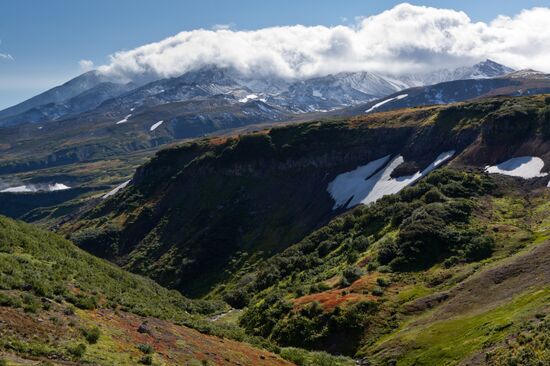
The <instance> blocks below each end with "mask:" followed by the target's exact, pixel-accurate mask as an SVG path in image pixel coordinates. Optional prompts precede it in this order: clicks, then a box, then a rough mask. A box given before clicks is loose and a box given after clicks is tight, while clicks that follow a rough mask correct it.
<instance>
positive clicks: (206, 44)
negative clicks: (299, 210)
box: [99, 3, 550, 79]
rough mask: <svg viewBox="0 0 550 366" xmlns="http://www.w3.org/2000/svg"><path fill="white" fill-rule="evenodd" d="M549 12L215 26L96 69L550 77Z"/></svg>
mask: <svg viewBox="0 0 550 366" xmlns="http://www.w3.org/2000/svg"><path fill="white" fill-rule="evenodd" d="M548 19H550V9H549V8H532V9H528V10H523V11H522V12H520V13H519V14H517V15H515V16H513V17H507V16H499V17H497V18H496V19H494V20H493V21H491V22H490V23H484V22H472V20H471V19H470V18H469V17H468V15H467V14H466V13H464V12H461V11H456V10H451V9H438V8H432V7H425V6H414V5H411V4H407V3H404V4H400V5H397V6H395V7H394V8H392V9H390V10H387V11H384V12H382V13H380V14H377V15H373V16H369V17H365V18H360V19H359V20H358V21H357V22H356V24H355V25H353V26H343V25H339V26H334V27H326V26H311V27H308V26H303V25H295V26H285V27H271V28H264V29H259V30H232V29H230V28H227V27H218V28H216V29H213V30H207V29H198V30H193V31H186V32H181V33H179V34H177V35H175V36H173V37H169V38H166V39H164V40H162V41H159V42H155V43H150V44H147V45H144V46H141V47H138V48H135V49H132V50H127V51H120V52H117V53H115V54H113V55H111V56H110V60H109V63H108V64H106V65H103V66H100V67H99V70H100V71H101V72H102V73H104V74H106V75H108V76H111V77H113V78H117V79H131V78H133V77H135V76H136V75H151V76H155V77H170V76H178V75H180V74H182V73H184V72H186V71H190V70H193V69H197V68H200V67H203V66H206V65H217V66H221V67H233V68H235V69H237V70H238V71H240V72H242V73H244V74H252V73H253V74H254V75H265V76H280V77H284V78H306V77H312V76H317V75H326V74H330V73H337V72H342V71H362V70H369V71H377V72H384V73H392V74H402V73H411V72H412V73H414V72H423V71H428V70H434V69H441V68H451V67H457V66H461V65H467V64H473V63H475V62H478V61H481V60H483V59H485V58H491V59H493V60H495V61H497V62H499V63H502V64H505V65H508V66H510V67H513V68H517V69H521V68H535V69H539V70H542V71H550V64H548V55H549V54H550V27H548V26H547V24H548Z"/></svg>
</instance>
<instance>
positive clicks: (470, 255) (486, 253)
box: [464, 236, 494, 261]
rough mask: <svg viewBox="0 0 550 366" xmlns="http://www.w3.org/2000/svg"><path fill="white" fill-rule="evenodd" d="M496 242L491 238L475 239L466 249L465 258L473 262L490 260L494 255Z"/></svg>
mask: <svg viewBox="0 0 550 366" xmlns="http://www.w3.org/2000/svg"><path fill="white" fill-rule="evenodd" d="M493 248H494V240H493V238H491V237H489V236H481V237H476V238H473V239H472V241H471V242H470V243H469V244H467V245H466V247H465V248H464V257H465V258H466V259H468V260H471V261H478V260H482V259H485V258H488V257H490V256H491V254H493Z"/></svg>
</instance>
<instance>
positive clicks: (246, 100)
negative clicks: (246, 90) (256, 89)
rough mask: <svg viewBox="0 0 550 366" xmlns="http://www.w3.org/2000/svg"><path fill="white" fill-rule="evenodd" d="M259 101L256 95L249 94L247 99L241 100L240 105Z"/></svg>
mask: <svg viewBox="0 0 550 366" xmlns="http://www.w3.org/2000/svg"><path fill="white" fill-rule="evenodd" d="M254 99H258V96H257V95H256V94H248V95H247V96H246V97H244V98H241V99H239V102H240V103H246V102H248V101H249V100H254Z"/></svg>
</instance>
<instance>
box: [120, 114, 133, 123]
mask: <svg viewBox="0 0 550 366" xmlns="http://www.w3.org/2000/svg"><path fill="white" fill-rule="evenodd" d="M130 117H132V113H130V114H129V115H127V116H126V117H124V118H123V119H121V120H120V121H118V122H117V123H116V124H117V125H119V124H121V123H126V122H128V118H130Z"/></svg>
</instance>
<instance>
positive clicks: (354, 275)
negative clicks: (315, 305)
mask: <svg viewBox="0 0 550 366" xmlns="http://www.w3.org/2000/svg"><path fill="white" fill-rule="evenodd" d="M362 275H363V271H362V270H361V268H359V267H356V266H353V267H348V268H346V269H345V270H344V272H342V281H341V282H340V285H341V286H344V287H346V286H349V285H351V284H352V283H353V282H355V281H356V280H358V279H359V278H360V277H361V276H362Z"/></svg>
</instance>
